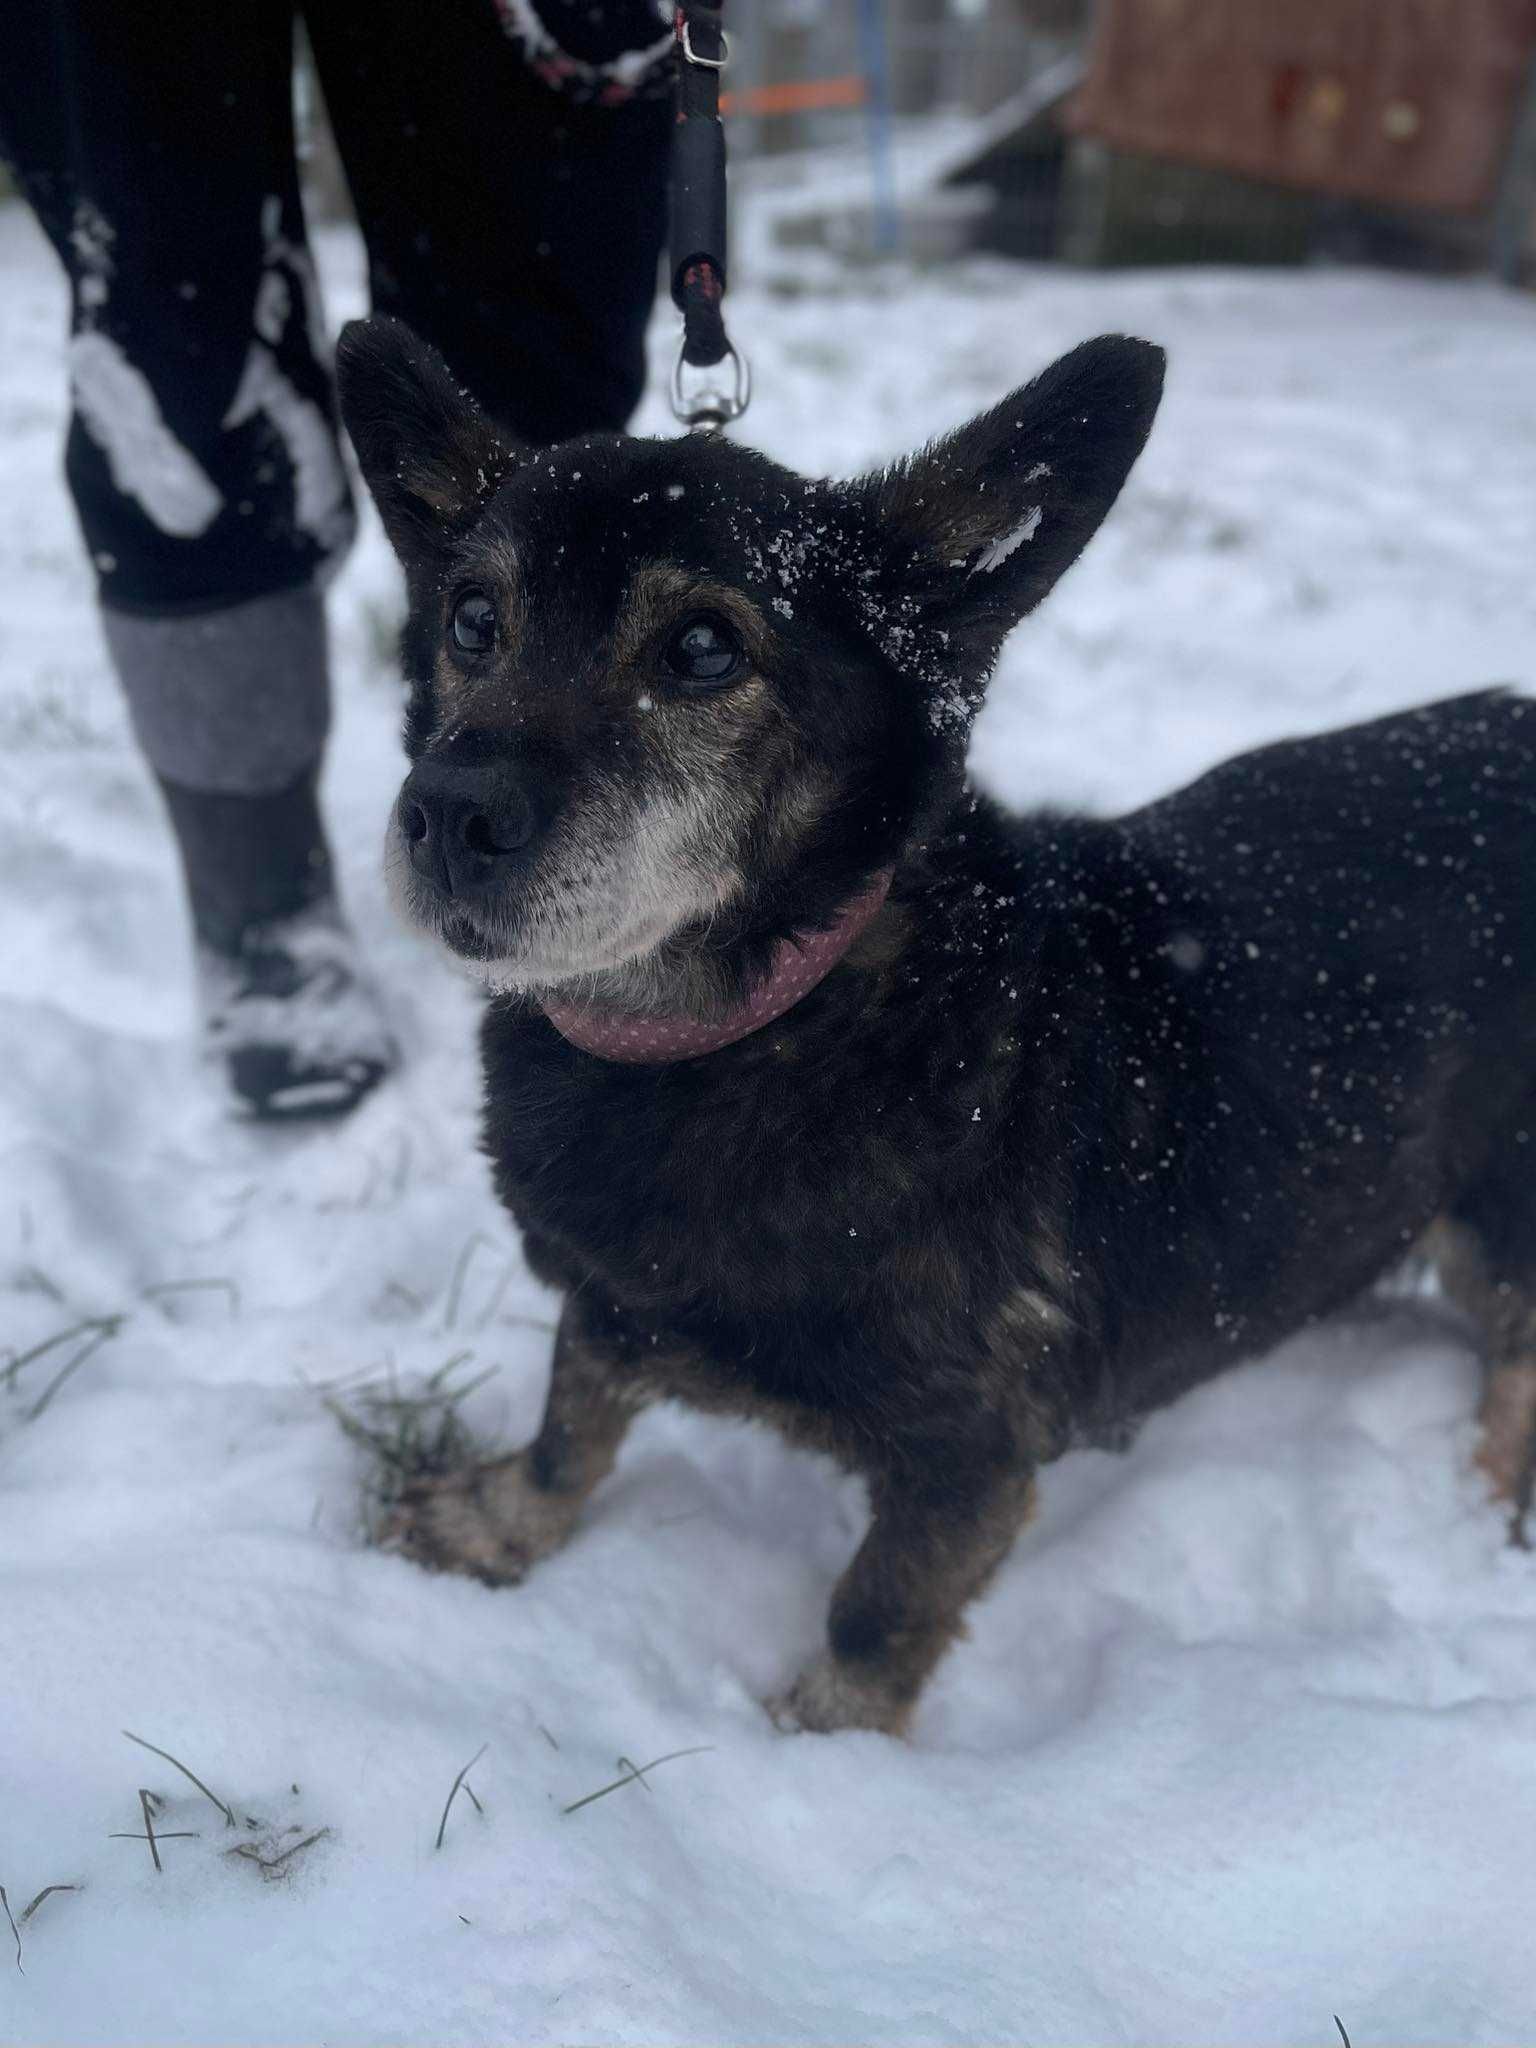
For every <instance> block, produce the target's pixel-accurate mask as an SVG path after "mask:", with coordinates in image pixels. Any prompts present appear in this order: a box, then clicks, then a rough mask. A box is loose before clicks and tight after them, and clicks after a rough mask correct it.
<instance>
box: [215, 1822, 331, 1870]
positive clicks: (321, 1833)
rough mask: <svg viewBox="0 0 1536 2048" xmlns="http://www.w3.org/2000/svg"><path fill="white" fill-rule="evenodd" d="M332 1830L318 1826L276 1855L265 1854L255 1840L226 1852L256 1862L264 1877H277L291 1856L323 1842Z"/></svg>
mask: <svg viewBox="0 0 1536 2048" xmlns="http://www.w3.org/2000/svg"><path fill="white" fill-rule="evenodd" d="M330 1832H331V1831H330V1829H329V1828H316V1829H315V1830H314V1832H313V1833H312V1834H308V1835H306V1836H305V1837H304V1839H303V1841H302V1842H290V1843H289V1845H288V1847H287V1848H286V1849H280V1850H279V1851H278V1852H277V1854H276V1855H275V1856H267V1855H264V1854H263V1853H262V1851H261V1850H260V1849H259V1848H258V1847H257V1846H256V1844H255V1843H254V1842H236V1844H235V1846H234V1847H233V1849H226V1850H225V1851H224V1854H225V1855H226V1856H238V1857H240V1858H241V1859H242V1860H243V1861H244V1862H247V1863H254V1864H255V1866H256V1868H257V1869H258V1870H259V1871H260V1872H261V1874H262V1876H263V1877H277V1876H279V1875H280V1874H281V1872H282V1870H283V1866H284V1865H285V1864H286V1863H287V1861H288V1859H289V1858H290V1857H291V1856H297V1855H298V1854H299V1853H300V1851H301V1850H304V1849H312V1848H313V1847H314V1845H315V1844H316V1842H323V1841H324V1840H325V1838H326V1836H327V1835H328V1834H329V1833H330Z"/></svg>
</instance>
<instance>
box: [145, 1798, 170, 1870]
mask: <svg viewBox="0 0 1536 2048" xmlns="http://www.w3.org/2000/svg"><path fill="white" fill-rule="evenodd" d="M139 1805H140V1806H141V1807H142V1809H143V1812H144V1833H145V1835H146V1836H147V1837H148V1840H149V1853H150V1855H151V1856H153V1857H154V1859H155V1869H156V1870H157V1871H160V1872H161V1874H162V1875H163V1874H164V1866H163V1865H162V1863H161V1861H160V1845H159V1843H158V1842H156V1840H155V1821H154V1814H153V1811H152V1809H151V1807H150V1803H149V1794H148V1793H147V1792H146V1791H145V1790H144V1789H143V1787H142V1786H141V1787H140V1788H139Z"/></svg>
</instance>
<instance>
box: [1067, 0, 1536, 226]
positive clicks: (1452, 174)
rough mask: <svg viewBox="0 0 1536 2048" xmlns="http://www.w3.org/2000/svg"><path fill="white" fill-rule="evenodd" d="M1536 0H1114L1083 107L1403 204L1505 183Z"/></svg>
mask: <svg viewBox="0 0 1536 2048" xmlns="http://www.w3.org/2000/svg"><path fill="white" fill-rule="evenodd" d="M1533 50H1536V0H1100V4H1099V7H1098V10H1097V13H1096V16H1095V27H1094V39H1093V45H1092V52H1091V56H1090V62H1089V71H1088V76H1087V78H1086V80H1085V82H1084V84H1083V88H1082V90H1081V92H1080V93H1079V95H1078V98H1077V101H1076V103H1075V105H1074V107H1073V109H1072V112H1071V116H1070V122H1071V125H1072V126H1074V127H1076V128H1078V129H1079V130H1080V131H1081V132H1083V133H1084V134H1088V135H1094V136H1097V137H1099V138H1100V139H1101V140H1103V141H1105V142H1108V143H1112V144H1114V145H1115V146H1117V147H1119V148H1122V149H1135V150H1143V151H1145V152H1147V153H1148V154H1149V155H1153V156H1166V157H1173V158H1177V159H1180V160H1182V161H1184V162H1188V163H1202V164H1209V165H1212V166H1214V167H1216V168H1219V169H1223V170H1228V171H1236V172H1240V173H1242V174H1243V175H1245V176H1248V177H1255V178H1270V179H1274V180H1276V181H1278V182H1279V183H1281V184H1287V185H1299V186H1304V187H1306V188H1308V189H1310V190H1314V191H1326V192H1336V193H1341V194H1347V195H1349V196H1351V197H1353V198H1358V199H1374V200H1381V201H1385V202H1387V203H1388V204H1392V205H1399V206H1430V207H1443V208H1449V209H1453V210H1463V209H1472V208H1477V207H1481V206H1484V205H1486V204H1487V203H1488V201H1489V200H1490V199H1491V198H1492V197H1493V194H1494V189H1495V186H1496V184H1497V181H1498V175H1499V169H1500V166H1501V164H1502V162H1503V158H1504V152H1505V149H1506V148H1507V146H1508V141H1509V135H1510V129H1511V123H1512V120H1513V117H1514V113H1515V110H1516V107H1517V105H1518V101H1519V96H1520V93H1521V90H1522V88H1523V85H1524V82H1525V80H1526V78H1527V76H1528V74H1529V67H1530V64H1531V59H1532V53H1533Z"/></svg>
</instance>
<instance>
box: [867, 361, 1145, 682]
mask: <svg viewBox="0 0 1536 2048" xmlns="http://www.w3.org/2000/svg"><path fill="white" fill-rule="evenodd" d="M1163 362H1164V358H1163V351H1162V350H1161V349H1160V348H1157V347H1155V346H1154V345H1153V344H1152V343H1151V342H1149V341H1135V340H1132V339H1130V338H1129V337H1128V336H1125V335H1118V334H1105V335H1101V336H1100V337H1099V338H1098V340H1097V341H1085V342H1084V343H1083V344H1082V345H1081V346H1080V347H1079V348H1075V349H1073V350H1072V352H1071V354H1070V355H1065V356H1063V357H1062V358H1061V359H1060V361H1059V362H1055V363H1052V365H1051V366H1050V368H1049V369H1048V370H1044V371H1042V372H1041V374H1040V375H1039V376H1038V377H1036V379H1035V380H1034V382H1033V383H1032V384H1026V385H1025V386H1024V387H1023V388H1022V389H1021V390H1019V391H1016V392H1014V394H1013V395H1012V397H1011V398H1006V399H1004V401H1003V403H1002V404H1001V405H998V406H994V407H993V409H992V411H991V412H988V413H983V414H982V415H981V417H980V418H979V419H975V420H972V421H971V423H970V425H969V426H965V427H961V428H960V429H959V431H958V432H956V433H953V434H950V435H949V436H947V437H946V438H945V439H944V440H942V441H938V442H935V443H934V444H933V445H932V446H930V447H928V448H925V449H924V450H922V452H921V453H920V454H917V455H914V456H911V457H909V458H908V459H907V460H906V461H904V462H901V463H898V464H897V465H896V466H895V467H894V468H893V469H890V470H887V471H885V472H884V474H882V475H880V476H876V477H871V478H869V479H867V480H866V482H865V483H864V484H863V485H862V486H861V487H860V488H861V489H862V491H863V492H864V493H865V504H866V509H867V510H868V511H869V512H870V513H872V515H873V519H874V522H875V528H876V534H875V548H876V552H877V557H878V560H879V563H880V568H879V571H878V572H877V573H878V575H879V578H880V582H881V584H882V585H883V587H884V589H885V591H886V593H887V594H888V595H889V596H890V597H891V598H893V599H895V600H897V601H898V602H899V603H900V605H901V608H902V610H904V611H905V612H906V613H907V615H908V616H909V617H912V616H914V615H915V616H916V617H918V618H920V619H921V620H922V622H923V623H925V624H927V625H928V626H930V627H933V628H937V629H940V630H942V631H943V632H945V633H946V634H949V635H958V636H959V639H960V643H961V644H960V650H959V651H961V652H963V653H966V654H979V653H995V652H996V650H997V648H998V646H1000V645H1001V643H1002V640H1003V638H1004V636H1005V635H1006V634H1007V633H1008V632H1009V631H1010V629H1011V628H1012V627H1013V626H1015V625H1016V624H1017V623H1018V621H1019V620H1020V619H1021V618H1023V616H1024V614H1025V613H1026V612H1029V611H1032V610H1033V609H1034V607H1035V606H1036V605H1037V604H1038V603H1039V602H1040V600H1041V599H1042V598H1043V597H1044V596H1045V595H1046V593H1047V592H1048V591H1049V590H1050V589H1051V587H1052V585H1053V584H1054V583H1055V582H1056V579H1057V578H1058V577H1059V576H1060V575H1061V573H1062V571H1063V570H1064V569H1067V568H1070V566H1071V565H1072V563H1073V562H1075V561H1076V560H1077V558H1078V556H1079V555H1080V554H1081V553H1082V551H1083V549H1084V548H1085V547H1086V546H1087V544H1088V542H1089V541H1090V540H1091V539H1092V537H1093V535H1094V533H1095V532H1096V531H1097V530H1098V527H1099V525H1100V523H1101V522H1102V520H1103V518H1104V515H1105V514H1106V513H1107V512H1108V511H1109V508H1110V506H1111V505H1113V504H1114V502H1115V499H1116V497H1117V496H1118V495H1119V492H1120V486H1121V485H1122V484H1123V483H1124V482H1125V479H1126V477H1127V475H1128V474H1129V472H1130V468H1131V465H1132V463H1134V462H1135V460H1136V457H1137V456H1138V455H1139V454H1140V453H1141V449H1142V444H1143V443H1144V442H1145V440H1146V438H1147V433H1148V431H1149V429H1150V428H1151V425H1152V416H1153V414H1154V413H1155V412H1156V411H1157V405H1158V400H1159V398H1160V397H1161V396H1162V389H1163Z"/></svg>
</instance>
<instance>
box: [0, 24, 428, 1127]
mask: <svg viewBox="0 0 1536 2048" xmlns="http://www.w3.org/2000/svg"><path fill="white" fill-rule="evenodd" d="M0 47H3V59H4V61H3V62H0V148H3V150H4V152H5V154H6V156H7V158H8V159H9V160H10V162H11V163H12V164H13V166H14V168H15V170H16V173H17V176H18V180H19V182H20V185H21V188H22V190H23V192H24V194H25V195H26V197H27V198H28V199H29V200H30V201H31V203H32V205H33V207H34V209H35V211H36V212H37V214H38V217H39V219H40V220H41V222H42V224H43V226H44V228H45V229H46V231H47V232H48V234H49V236H50V238H51V240H52V241H53V244H54V246H55V248H56V249H57V251H58V253H59V255H60V257H61V258H62V259H63V261H64V263H65V266H66V268H67V269H68V272H69V276H70V281H71V286H72V321H71V341H70V349H69V367H70V382H71V392H72V399H73V413H72V419H71V425H70V432H69V441H68V447H67V452H66V471H67V475H68V480H69V484H70V488H71V491H72V494H73V496H74V500H75V505H76V509H77V511H78V514H79V518H80V522H81V526H82V529H83V531H84V535H85V540H86V545H87V547H88V549H89V550H90V555H91V559H92V562H93V564H94V566H95V570H96V574H97V578H98V585H99V592H100V598H101V606H102V622H103V625H104V628H105V632H106V638H107V643H108V647H109V650H110V652H111V655H112V659H113V663H114V666H115V667H116V669H117V671H118V674H119V676H120V678H121V681H122V684H123V687H124V689H125V692H126V694H127V698H128V703H129V708H130V711H131V714H132V718H133V724H134V728H135V731H136V733H137V736H138V739H139V742H140V745H141V746H142V748H143V750H144V752H145V754H146V756H147V758H148V760H149V762H150V765H151V766H152V768H153V769H154V771H155V773H156V775H157V777H158V779H159V781H160V784H161V787H162V789H163V791H164V794H165V798H166V802H167V807H168V810H169V813H170V817H171V820H172V823H173V825H174V827H175V829H176V834H177V838H178V842H179V845H180V848H181V853H182V859H183V865H184V868H185V872H186V878H187V886H188V893H189V897H190V900H191V906H192V912H193V922H194V926H195V930H196V938H197V945H198V957H199V966H200V970H201V975H202V981H203V986H204V990H205V994H206V998H207V1007H208V1012H209V1024H210V1030H211V1033H212V1035H213V1040H214V1043H215V1045H216V1046H217V1047H218V1049H219V1050H220V1051H221V1052H222V1053H223V1055H224V1059H225V1063H226V1067H227V1071H228V1074H229V1077H230V1079H231V1081H232V1083H233V1085H234V1087H235V1089H236V1091H237V1093H238V1094H239V1095H240V1096H241V1098H242V1100H243V1102H244V1104H245V1106H247V1107H249V1108H252V1109H254V1110H256V1111H258V1112H262V1113H267V1114H277V1115H285V1114H295V1113H313V1112H315V1111H317V1110H334V1109H339V1108H345V1107H348V1106H350V1104H351V1103H352V1102H353V1101H355V1100H356V1099H357V1097H358V1095H359V1094H361V1093H362V1092H363V1091H364V1090H365V1089H366V1088H367V1087H368V1086H370V1085H371V1084H372V1082H373V1081H374V1080H376V1079H377V1078H378V1076H379V1074H380V1073H381V1072H382V1071H384V1069H385V1067H386V1066H387V1064H388V1061H389V1057H390V1049H389V1045H388V1040H387V1037H386V1035H385V1033H384V1031H383V1029H382V1027H381V1025H380V1024H379V1021H378V1019H377V1016H376V1014H375V1013H374V1011H373V1009H372V1005H371V1002H370V1001H369V999H368V998H366V996H364V995H362V994H361V992H360V986H359V984H358V981H357V977H356V974H355V970H354V967H353V965H352V961H351V949H350V941H349V940H348V939H347V936H346V934H345V931H344V929H343V927H342V924H341V920H340V915H339V912H338V910H337V908H336V904H335V897H334V891H333V888H332V883H331V872H330V862H329V856H328V854H327V851H326V846H325V840H324V835H323V832H322V829H321V825H320V819H319V813H318V809H317V806H316V801H315V781H316V775H317V770H318V764H319V758H320V752H321V747H322V745H323V742H324V738H325V733H326V727H327V723H328V709H329V707H328V696H327V671H326V645H325V621H324V612H323V607H322V603H321V598H320V595H319V592H318V589H317V578H318V577H319V576H320V575H322V574H323V572H324V570H325V569H326V568H327V566H328V565H329V564H331V563H332V562H333V561H335V560H336V559H337V558H338V557H339V555H340V554H341V553H342V551H343V550H344V549H345V547H346V545H347V543H348V541H349V539H350V536H351V531H352V506H351V501H350V496H349V493H348V489H347V484H346V478H345V472H344V470H343V468H342V466H341V462H340V459H339V455H338V452H337V447H336V441H335V431H334V425H333V410H332V400H331V395H330V386H329V378H328V372H327V369H326V366H325V361H324V348H323V343H322V342H321V339H320V336H319V333H318V321H317V311H316V306H315V301H314V291H313V279H312V275H311V271H310V265H309V258H308V254H307V251H306V248H305V244H304V238H303V222H302V215H301V212H300V206H299V197H298V188H297V183H296V176H295V170H294V161H293V135H292V124H291V112H290V109H291V84H290V78H291V62H292V57H291V47H292V19H291V7H290V5H289V4H288V0H224V4H223V5H221V6H219V7H217V8H209V7H206V6H204V5H201V4H191V0H170V4H167V5H164V6H161V7H159V8H156V9H154V10H152V11H151V12H149V13H145V12H144V11H143V10H141V9H134V8H124V7H121V6H118V5H116V4H114V0H11V5H10V6H9V7H8V9H7V12H6V17H5V21H4V25H3V27H0Z"/></svg>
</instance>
